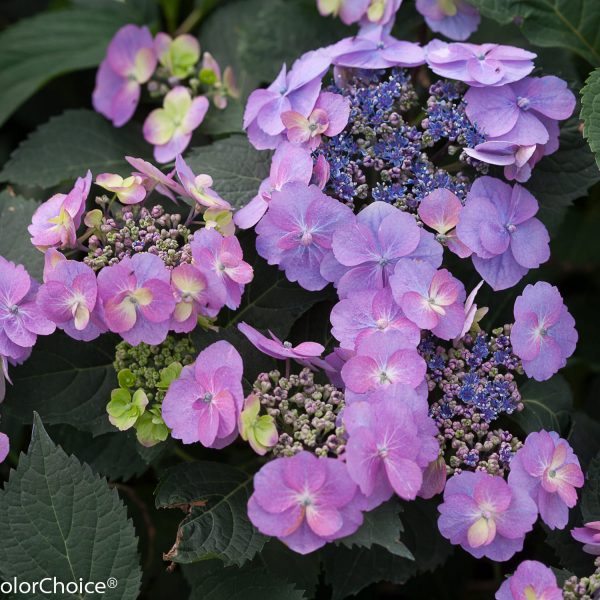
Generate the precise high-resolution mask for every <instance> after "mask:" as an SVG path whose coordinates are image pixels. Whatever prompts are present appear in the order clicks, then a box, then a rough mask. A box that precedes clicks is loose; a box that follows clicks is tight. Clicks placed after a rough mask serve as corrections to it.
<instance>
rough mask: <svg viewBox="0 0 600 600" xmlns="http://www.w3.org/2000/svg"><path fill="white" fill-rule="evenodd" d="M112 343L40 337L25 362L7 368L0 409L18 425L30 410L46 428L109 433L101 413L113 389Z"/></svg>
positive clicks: (106, 338)
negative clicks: (8, 375)
mask: <svg viewBox="0 0 600 600" xmlns="http://www.w3.org/2000/svg"><path fill="white" fill-rule="evenodd" d="M115 345H116V338H115V337H114V336H111V335H103V336H101V337H100V338H98V339H97V340H95V341H93V342H79V341H76V340H73V339H71V338H70V337H68V336H67V335H65V334H64V333H62V332H58V333H55V334H53V335H52V336H40V337H38V341H37V343H36V345H35V347H34V348H33V353H32V354H31V357H30V358H29V359H28V360H27V361H26V362H25V363H24V364H23V365H20V366H18V367H16V368H15V369H11V378H12V380H13V385H12V386H11V385H9V386H7V389H6V399H5V401H4V404H3V410H5V411H6V412H7V413H9V414H10V415H11V416H13V417H14V418H16V419H17V420H19V421H20V422H21V423H30V422H31V413H32V411H34V410H35V411H37V412H39V413H40V415H41V416H42V418H43V419H44V421H45V422H46V423H48V424H52V425H54V424H65V425H71V426H72V427H75V428H76V429H81V430H83V431H88V432H90V433H92V434H93V435H100V434H102V433H107V432H114V431H115V429H114V427H113V426H112V425H111V424H110V423H109V421H108V416H107V414H106V404H107V402H108V401H109V399H110V391H111V390H112V389H113V388H116V387H118V384H117V377H116V375H115V371H114V368H113V366H112V362H113V360H114V351H115V350H114V349H115Z"/></svg>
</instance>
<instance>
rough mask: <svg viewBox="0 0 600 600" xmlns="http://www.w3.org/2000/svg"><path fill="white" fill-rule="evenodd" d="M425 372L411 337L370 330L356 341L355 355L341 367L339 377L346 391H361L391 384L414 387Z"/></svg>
mask: <svg viewBox="0 0 600 600" xmlns="http://www.w3.org/2000/svg"><path fill="white" fill-rule="evenodd" d="M417 343H418V342H417ZM425 371H426V365H425V361H424V360H423V358H421V356H420V355H419V353H418V352H417V351H416V347H415V344H414V343H413V340H411V339H407V338H406V337H405V336H404V334H403V333H401V332H399V331H388V332H386V333H374V334H373V335H370V336H369V337H367V338H365V339H363V340H362V341H360V342H359V343H358V344H357V346H356V354H355V355H354V356H353V357H352V358H350V359H349V360H348V361H347V362H346V364H345V365H344V366H343V367H342V379H343V380H344V383H345V384H346V386H347V388H348V389H349V390H350V391H352V392H355V393H356V394H364V393H366V392H370V391H372V390H376V389H381V388H384V387H385V386H388V385H390V384H393V383H403V384H406V385H408V386H410V387H411V388H416V387H417V386H418V385H420V384H421V382H422V381H423V378H424V377H425Z"/></svg>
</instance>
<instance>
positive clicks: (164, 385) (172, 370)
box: [156, 362, 183, 391]
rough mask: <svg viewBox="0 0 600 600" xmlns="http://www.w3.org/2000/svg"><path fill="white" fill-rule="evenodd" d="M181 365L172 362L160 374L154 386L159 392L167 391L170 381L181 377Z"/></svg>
mask: <svg viewBox="0 0 600 600" xmlns="http://www.w3.org/2000/svg"><path fill="white" fill-rule="evenodd" d="M182 369H183V365H182V364H181V363H180V362H173V363H171V364H170V365H169V366H168V367H165V368H164V369H162V371H161V372H160V380H159V382H158V383H157V384H156V387H157V388H158V389H159V390H163V391H167V390H168V389H169V386H170V385H171V382H172V381H175V379H177V378H178V377H179V375H181V370H182Z"/></svg>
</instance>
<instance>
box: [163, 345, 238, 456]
mask: <svg viewBox="0 0 600 600" xmlns="http://www.w3.org/2000/svg"><path fill="white" fill-rule="evenodd" d="M243 372H244V365H243V363H242V357H241V356H240V355H239V353H238V351H237V350H236V349H235V348H234V347H233V346H232V345H231V344H230V343H229V342H226V341H223V340H221V341H219V342H215V343H214V344H211V345H210V346H208V348H206V349H204V350H203V351H202V352H200V354H199V355H198V358H197V359H196V361H195V362H194V363H193V364H191V365H188V366H186V367H184V368H183V371H182V372H181V375H180V377H179V378H178V379H176V380H175V381H173V382H172V383H171V385H170V386H169V390H168V392H167V394H166V396H165V399H164V400H163V404H162V417H163V419H164V421H165V423H166V424H167V426H168V427H170V428H171V435H172V437H174V438H175V439H178V440H181V441H182V442H183V443H184V444H193V443H194V442H200V443H201V444H202V445H203V446H206V447H207V448H223V447H225V446H227V445H228V444H230V443H231V442H232V441H233V440H234V439H235V438H236V437H237V432H238V429H237V427H238V425H237V423H238V417H239V415H240V413H241V412H242V408H243V404H244V392H243V390H242V375H243Z"/></svg>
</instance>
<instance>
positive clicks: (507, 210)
mask: <svg viewBox="0 0 600 600" xmlns="http://www.w3.org/2000/svg"><path fill="white" fill-rule="evenodd" d="M538 208H539V207H538V202H537V200H536V199H535V198H534V197H533V196H532V195H531V194H530V193H529V192H528V191H527V190H526V189H525V188H523V187H522V186H520V185H519V184H515V185H514V186H510V185H508V184H507V183H504V182H503V181H500V180H499V179H495V178H493V177H480V178H478V179H476V180H475V181H474V182H473V185H472V186H471V190H470V191H469V193H468V195H467V201H466V204H465V206H464V208H463V210H462V212H461V214H460V221H459V223H458V225H457V227H456V231H457V233H458V237H459V239H460V241H461V242H463V243H464V244H465V245H466V246H467V247H468V248H469V249H470V250H472V251H473V257H472V258H473V265H474V266H475V269H476V270H477V272H478V273H479V274H480V275H481V277H483V279H484V280H485V281H486V282H487V283H489V284H490V285H491V286H492V288H493V289H494V290H504V289H506V288H509V287H512V286H513V285H515V284H516V283H517V282H519V281H520V280H521V278H522V277H523V276H524V275H525V274H526V273H527V271H528V270H529V269H535V268H537V267H539V266H540V265H541V264H542V263H544V262H546V261H547V260H548V258H550V247H549V242H550V236H549V235H548V231H547V230H546V227H545V226H544V224H543V223H542V222H541V221H540V220H539V219H537V218H535V217H534V215H535V214H536V213H537V211H538Z"/></svg>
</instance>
